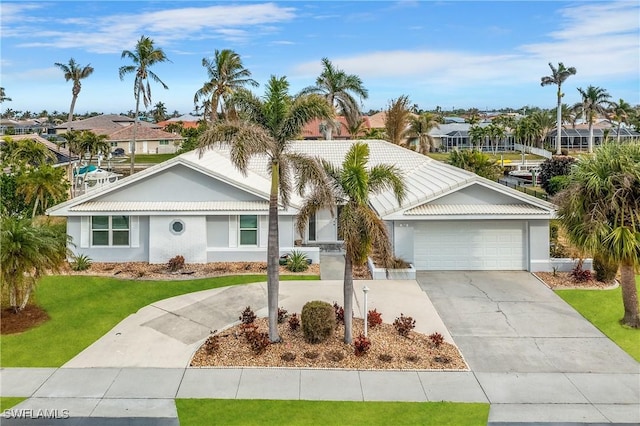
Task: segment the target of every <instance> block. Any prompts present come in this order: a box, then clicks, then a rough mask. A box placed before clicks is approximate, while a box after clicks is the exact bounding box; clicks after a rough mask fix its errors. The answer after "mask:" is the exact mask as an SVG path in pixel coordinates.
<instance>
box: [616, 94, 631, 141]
mask: <svg viewBox="0 0 640 426" xmlns="http://www.w3.org/2000/svg"><path fill="white" fill-rule="evenodd" d="M632 115H633V107H632V106H631V105H630V104H628V103H627V102H625V100H624V99H620V101H618V102H611V118H612V119H613V120H614V121H617V122H618V130H617V137H616V142H617V143H620V129H621V128H622V123H624V124H627V125H628V124H629V119H630V117H631V116H632Z"/></svg>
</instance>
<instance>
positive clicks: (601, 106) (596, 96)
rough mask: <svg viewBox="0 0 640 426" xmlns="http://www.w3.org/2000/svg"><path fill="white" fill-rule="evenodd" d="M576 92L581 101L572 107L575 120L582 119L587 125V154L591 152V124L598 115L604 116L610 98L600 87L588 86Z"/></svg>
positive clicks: (579, 88)
mask: <svg viewBox="0 0 640 426" xmlns="http://www.w3.org/2000/svg"><path fill="white" fill-rule="evenodd" d="M578 92H580V96H581V98H582V100H581V101H580V102H578V103H576V104H575V105H573V107H572V111H573V114H574V123H575V120H576V119H578V118H580V117H582V118H584V120H585V121H586V122H587V123H588V125H589V141H588V150H589V153H592V152H593V123H594V122H595V121H596V118H597V117H598V115H599V114H603V115H604V114H606V112H607V108H608V106H609V105H610V102H609V98H610V97H611V96H610V95H609V93H607V91H606V90H605V89H603V88H601V87H595V86H589V87H587V89H586V90H583V89H582V88H581V87H578Z"/></svg>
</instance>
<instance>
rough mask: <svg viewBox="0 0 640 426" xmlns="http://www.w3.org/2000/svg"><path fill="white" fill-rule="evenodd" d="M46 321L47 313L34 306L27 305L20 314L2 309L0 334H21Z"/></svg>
mask: <svg viewBox="0 0 640 426" xmlns="http://www.w3.org/2000/svg"><path fill="white" fill-rule="evenodd" d="M48 320H49V315H48V314H47V312H46V311H45V310H44V309H42V308H41V307H39V306H36V305H27V306H26V307H25V308H24V309H23V310H22V311H20V313H15V311H14V310H13V309H11V308H4V309H2V311H1V314H0V330H1V331H0V334H16V333H22V332H23V331H25V330H28V329H30V328H32V327H35V326H37V325H40V324H42V323H44V322H47V321H48Z"/></svg>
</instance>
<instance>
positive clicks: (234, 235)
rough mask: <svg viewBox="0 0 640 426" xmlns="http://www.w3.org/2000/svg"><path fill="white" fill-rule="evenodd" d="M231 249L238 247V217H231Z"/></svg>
mask: <svg viewBox="0 0 640 426" xmlns="http://www.w3.org/2000/svg"><path fill="white" fill-rule="evenodd" d="M229 247H238V216H229Z"/></svg>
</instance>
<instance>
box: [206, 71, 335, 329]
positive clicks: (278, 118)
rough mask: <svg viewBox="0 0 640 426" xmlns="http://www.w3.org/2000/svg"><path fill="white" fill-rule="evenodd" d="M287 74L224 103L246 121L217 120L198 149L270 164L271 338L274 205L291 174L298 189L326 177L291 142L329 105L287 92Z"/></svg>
mask: <svg viewBox="0 0 640 426" xmlns="http://www.w3.org/2000/svg"><path fill="white" fill-rule="evenodd" d="M288 92H289V82H288V81H287V80H286V77H280V78H278V77H275V76H272V77H271V79H270V80H269V82H268V83H267V87H266V93H265V95H264V97H263V98H258V97H256V96H255V95H253V94H252V93H251V92H249V91H248V90H247V89H239V90H238V91H237V92H236V93H235V94H234V95H233V96H232V97H231V98H230V99H229V100H228V102H229V103H231V104H233V107H234V108H235V109H236V110H237V111H239V114H240V116H241V117H242V118H243V119H244V120H243V121H239V120H234V121H231V120H225V121H220V122H216V123H214V124H213V126H211V127H210V128H209V129H208V130H206V131H205V132H204V133H203V134H202V135H201V136H200V139H199V144H200V150H201V151H202V150H205V149H207V148H213V147H216V146H228V147H230V149H231V160H232V161H233V163H234V164H235V166H236V167H237V168H238V169H239V170H241V171H242V172H246V171H247V167H248V162H249V160H250V159H251V158H252V157H254V156H263V155H264V156H266V157H267V159H268V163H269V166H270V169H269V171H270V173H271V190H270V194H269V230H268V240H267V277H268V278H267V299H268V310H269V339H270V340H271V341H272V342H278V341H280V335H279V333H278V288H279V262H278V260H279V257H280V253H279V252H280V246H279V242H278V238H279V237H278V236H279V232H278V205H279V199H280V202H281V204H282V205H284V206H287V205H288V204H289V199H290V196H291V192H292V191H293V181H292V178H293V176H296V177H297V179H298V180H297V184H298V185H297V190H298V192H299V193H302V191H303V189H304V188H305V185H306V183H307V182H311V181H321V180H322V179H323V178H324V173H323V171H322V167H321V165H320V163H319V162H318V160H314V159H312V158H309V157H306V156H303V155H300V154H296V153H293V152H291V151H290V150H289V144H290V141H291V140H292V139H293V138H294V137H295V136H296V135H298V134H299V133H300V132H301V131H302V128H303V127H304V125H305V124H306V123H308V122H309V121H311V120H313V119H330V118H331V117H332V109H331V107H330V105H329V104H328V103H327V102H326V100H325V99H324V98H322V97H321V96H318V95H298V96H296V97H291V96H290V95H289V93H288Z"/></svg>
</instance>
